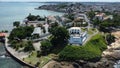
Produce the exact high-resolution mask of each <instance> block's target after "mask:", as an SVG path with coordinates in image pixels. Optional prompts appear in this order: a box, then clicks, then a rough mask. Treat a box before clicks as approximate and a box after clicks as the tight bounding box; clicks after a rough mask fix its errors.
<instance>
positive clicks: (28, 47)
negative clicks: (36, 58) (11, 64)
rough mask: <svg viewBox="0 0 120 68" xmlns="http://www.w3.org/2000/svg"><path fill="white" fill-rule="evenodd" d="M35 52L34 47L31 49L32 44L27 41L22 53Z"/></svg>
mask: <svg viewBox="0 0 120 68" xmlns="http://www.w3.org/2000/svg"><path fill="white" fill-rule="evenodd" d="M33 50H35V49H34V47H33V44H32V42H31V41H28V42H27V44H26V45H25V48H24V51H25V52H31V51H33Z"/></svg>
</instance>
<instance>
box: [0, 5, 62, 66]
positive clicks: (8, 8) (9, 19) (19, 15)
mask: <svg viewBox="0 0 120 68" xmlns="http://www.w3.org/2000/svg"><path fill="white" fill-rule="evenodd" d="M45 4H50V3H0V31H1V30H8V31H11V29H12V26H13V25H12V24H13V22H14V21H21V22H22V20H23V19H24V18H25V17H26V16H28V15H29V13H31V14H34V15H40V16H49V15H62V14H63V13H58V12H53V11H47V10H35V9H34V8H36V7H38V6H40V5H45ZM5 52H6V51H5V49H4V45H3V44H0V55H1V54H4V53H5ZM0 68H22V65H21V64H20V63H18V62H17V61H15V60H13V59H12V58H2V57H1V56H0Z"/></svg>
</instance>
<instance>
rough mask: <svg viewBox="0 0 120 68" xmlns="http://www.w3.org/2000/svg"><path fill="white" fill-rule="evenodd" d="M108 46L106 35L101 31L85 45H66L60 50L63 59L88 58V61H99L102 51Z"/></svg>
mask: <svg viewBox="0 0 120 68" xmlns="http://www.w3.org/2000/svg"><path fill="white" fill-rule="evenodd" d="M106 48H107V45H106V42H105V39H104V37H103V36H102V35H101V34H100V33H99V34H96V35H95V36H93V37H92V38H91V39H90V40H89V41H88V42H87V43H86V44H85V45H83V46H74V45H73V46H71V45H68V46H66V47H65V48H64V49H63V50H62V51H61V52H60V55H59V57H60V59H61V60H67V61H71V60H80V59H81V60H87V61H98V60H99V59H100V58H101V54H102V51H104V50H105V49H106Z"/></svg>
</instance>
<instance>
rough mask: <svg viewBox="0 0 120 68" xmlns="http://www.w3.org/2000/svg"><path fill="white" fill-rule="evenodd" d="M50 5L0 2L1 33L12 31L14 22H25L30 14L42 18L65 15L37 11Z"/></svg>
mask: <svg viewBox="0 0 120 68" xmlns="http://www.w3.org/2000/svg"><path fill="white" fill-rule="evenodd" d="M45 4H50V3H10V2H7V3H5V2H0V31H1V30H9V31H10V30H11V29H12V26H13V25H12V24H13V22H14V21H21V22H22V21H23V19H24V18H25V17H27V16H28V15H29V13H31V14H34V15H40V16H49V15H62V14H63V13H58V12H53V11H47V10H35V9H34V8H37V7H38V6H41V5H45Z"/></svg>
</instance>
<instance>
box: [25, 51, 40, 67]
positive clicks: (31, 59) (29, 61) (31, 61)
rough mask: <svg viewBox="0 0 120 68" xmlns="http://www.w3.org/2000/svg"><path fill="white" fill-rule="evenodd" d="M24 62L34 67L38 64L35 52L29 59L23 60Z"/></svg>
mask: <svg viewBox="0 0 120 68" xmlns="http://www.w3.org/2000/svg"><path fill="white" fill-rule="evenodd" d="M24 61H26V62H28V63H31V64H32V65H35V64H36V63H37V62H39V58H37V52H35V51H34V52H33V53H32V54H31V55H30V56H29V57H27V58H25V59H24Z"/></svg>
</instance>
